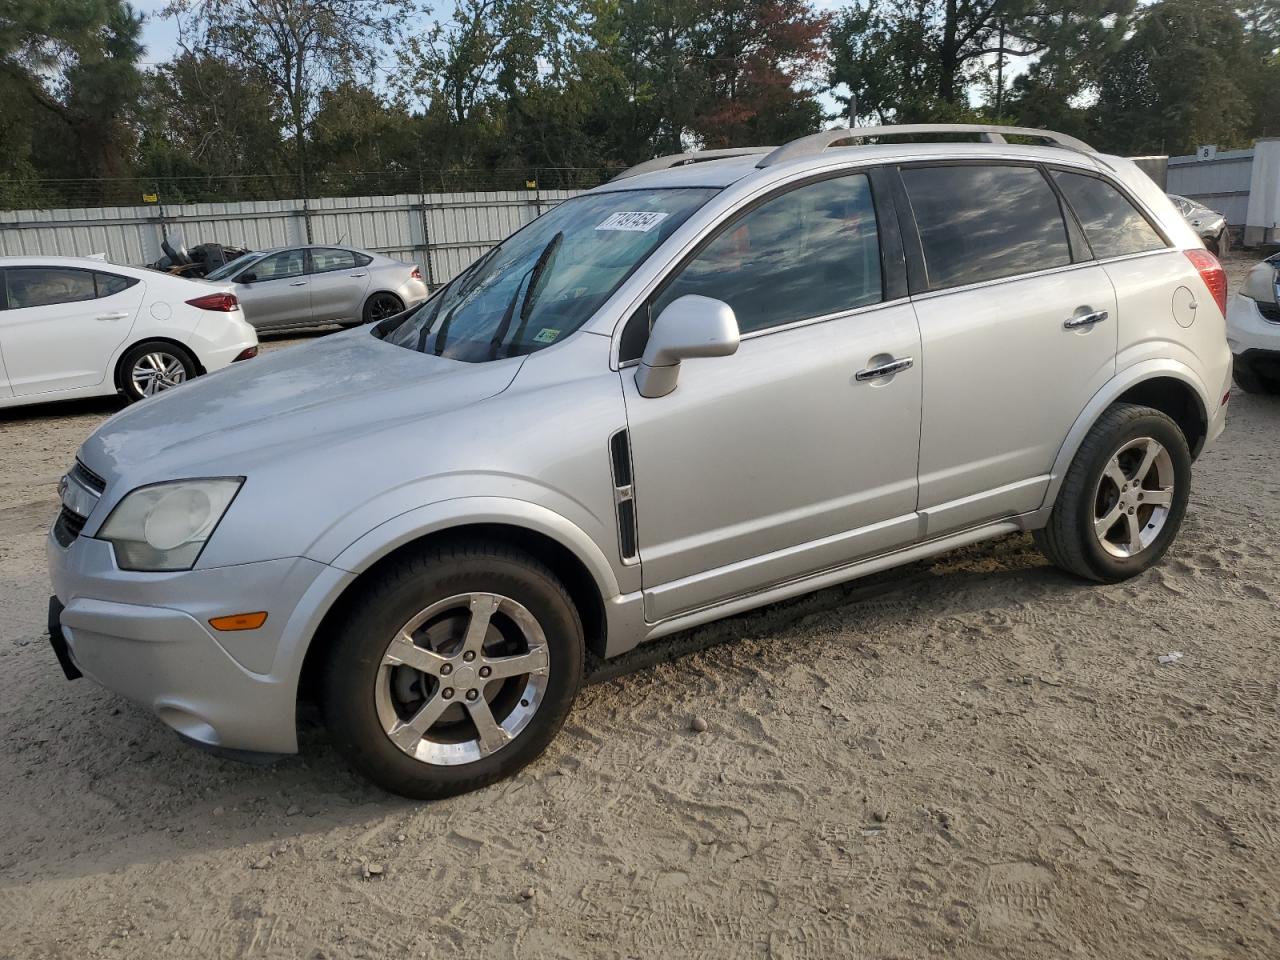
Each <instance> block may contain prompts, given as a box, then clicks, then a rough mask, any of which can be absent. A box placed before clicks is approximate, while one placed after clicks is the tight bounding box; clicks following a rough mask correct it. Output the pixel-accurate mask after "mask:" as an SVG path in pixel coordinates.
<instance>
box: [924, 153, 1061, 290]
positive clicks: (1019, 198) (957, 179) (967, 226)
mask: <svg viewBox="0 0 1280 960" xmlns="http://www.w3.org/2000/svg"><path fill="white" fill-rule="evenodd" d="M902 179H903V182H904V183H905V184H906V187H907V194H908V196H909V197H910V198H911V208H912V210H913V211H914V212H915V219H916V225H917V226H918V227H919V229H920V244H921V246H922V247H923V248H924V260H925V267H926V270H927V272H928V275H929V287H930V289H933V290H937V289H940V288H943V287H958V286H962V285H964V284H966V283H979V282H981V281H984V280H996V279H999V278H1000V277H1011V276H1014V275H1016V274H1019V273H1032V272H1033V271H1036V270H1047V269H1049V268H1050V267H1060V266H1065V265H1066V264H1068V263H1070V262H1071V248H1070V245H1069V244H1068V243H1067V228H1066V225H1065V224H1064V223H1063V220H1062V210H1061V208H1060V207H1059V206H1058V198H1057V196H1056V195H1055V194H1054V192H1053V188H1052V187H1050V186H1049V184H1048V182H1047V181H1046V180H1045V179H1044V177H1043V176H1042V175H1041V173H1040V171H1039V170H1037V169H1036V168H1034V167H1017V166H989V167H988V166H978V165H968V164H964V165H957V166H948V167H908V168H904V169H903V171H902Z"/></svg>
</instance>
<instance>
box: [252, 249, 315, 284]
mask: <svg viewBox="0 0 1280 960" xmlns="http://www.w3.org/2000/svg"><path fill="white" fill-rule="evenodd" d="M304 259H305V258H304V256H303V253H302V251H301V250H284V251H282V252H280V253H273V254H272V255H271V256H269V257H263V258H262V259H261V260H259V261H258V262H257V263H255V264H254V265H253V266H251V267H250V268H249V269H248V270H247V271H246V272H245V274H242V275H241V279H246V278H247V275H248V274H252V275H253V279H254V280H255V281H261V280H287V279H288V278H290V277H300V276H302V271H303V260H304Z"/></svg>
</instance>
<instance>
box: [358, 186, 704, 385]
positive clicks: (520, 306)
mask: <svg viewBox="0 0 1280 960" xmlns="http://www.w3.org/2000/svg"><path fill="white" fill-rule="evenodd" d="M716 193H717V191H716V190H715V189H711V188H668V189H653V190H619V191H614V192H609V193H588V194H584V195H582V196H578V197H574V198H573V199H571V200H566V201H565V202H564V203H562V204H560V205H559V206H557V207H556V208H555V209H553V210H551V211H550V212H548V213H546V214H544V215H543V216H541V217H539V218H538V219H536V220H534V221H533V222H532V223H530V224H529V225H528V226H527V227H525V228H524V229H523V230H520V231H518V232H516V233H514V234H512V235H511V236H510V237H508V238H507V239H506V240H504V241H503V242H502V243H500V244H498V246H496V247H493V248H492V249H491V250H490V251H489V252H488V253H486V254H485V255H484V256H483V257H481V258H480V259H479V260H477V261H476V262H475V263H473V264H472V265H471V266H470V267H469V268H468V269H466V270H464V271H463V272H462V273H460V274H459V275H458V276H457V277H455V278H454V279H453V280H452V281H450V283H449V284H448V285H447V286H446V287H445V288H444V289H443V290H441V291H440V292H439V293H437V294H436V295H435V296H434V297H432V298H431V299H430V300H428V301H427V302H426V303H425V304H423V305H422V306H421V307H419V308H418V309H417V310H415V311H414V312H412V313H410V314H408V315H406V316H405V317H404V318H403V319H398V320H396V321H395V322H394V324H393V325H390V326H380V327H379V328H378V331H377V332H378V335H379V336H381V337H382V338H383V339H385V340H386V341H387V342H388V343H394V344H396V345H397V346H401V347H408V348H410V349H414V350H421V351H423V352H425V353H432V354H435V355H437V356H442V357H449V358H451V359H454V360H463V361H466V362H468V363H479V362H482V361H485V360H498V359H501V358H503V357H514V356H521V355H523V354H527V353H532V352H533V351H535V350H540V349H542V348H543V347H546V346H549V345H550V344H553V343H557V342H559V341H561V340H563V339H564V338H565V337H567V336H568V335H569V334H571V333H572V332H573V331H575V330H577V329H578V328H579V327H580V326H582V324H584V323H586V322H587V320H588V319H590V317H591V315H592V314H594V313H595V312H596V310H597V309H599V308H600V306H601V305H602V304H603V303H604V302H605V301H606V300H607V299H609V297H610V296H612V295H613V292H614V291H615V290H617V289H618V287H619V286H620V285H621V284H622V282H623V281H624V280H626V278H627V277H629V276H630V275H631V273H632V272H633V271H634V270H635V269H636V268H637V267H638V266H640V264H641V263H643V262H644V260H645V258H646V257H648V256H649V254H651V253H652V252H653V251H654V250H656V249H657V248H658V246H659V245H660V244H661V243H662V242H663V241H664V240H666V239H667V237H669V236H671V234H672V233H673V232H674V231H675V229H676V228H677V227H679V226H680V224H682V223H684V221H685V220H687V219H688V218H689V216H690V215H691V214H692V213H693V212H694V211H695V210H697V209H698V208H699V207H701V206H702V205H703V204H704V203H706V202H707V201H708V200H709V199H710V198H711V197H712V196H714V195H715V194H716Z"/></svg>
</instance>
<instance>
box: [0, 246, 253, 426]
mask: <svg viewBox="0 0 1280 960" xmlns="http://www.w3.org/2000/svg"><path fill="white" fill-rule="evenodd" d="M232 290H233V288H232V286H231V285H230V284H222V283H208V282H205V281H202V280H187V279H184V278H182V277H171V276H168V275H166V274H163V273H157V272H155V271H153V270H143V269H139V268H134V267H121V266H116V265H115V264H113V263H107V262H106V261H104V260H93V259H84V258H79V257H0V407H12V406H18V405H20V404H24V403H44V402H46V401H50V400H67V399H72V398H74V397H94V396H109V395H110V394H113V393H117V392H119V393H122V394H123V395H124V396H125V397H126V398H127V399H128V400H130V401H133V400H141V399H142V398H143V397H149V396H152V395H153V394H156V393H160V392H161V391H163V390H168V389H170V388H171V387H175V386H177V385H178V384H181V383H183V382H185V381H187V380H190V379H191V378H192V377H195V376H198V375H199V374H202V373H209V372H212V371H214V370H219V369H221V368H222V367H225V366H228V365H229V364H232V363H235V362H236V361H237V360H247V359H249V358H250V357H253V356H256V355H257V352H258V335H257V333H256V332H255V331H254V329H253V327H252V326H250V325H249V324H248V323H247V322H246V321H245V319H244V313H243V312H242V311H241V309H240V303H239V301H238V300H237V299H236V296H235V294H234V293H233V292H232Z"/></svg>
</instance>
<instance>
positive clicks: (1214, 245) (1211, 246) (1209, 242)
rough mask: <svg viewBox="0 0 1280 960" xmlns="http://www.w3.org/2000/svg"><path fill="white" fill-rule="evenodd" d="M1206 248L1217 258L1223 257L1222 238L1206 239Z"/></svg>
mask: <svg viewBox="0 0 1280 960" xmlns="http://www.w3.org/2000/svg"><path fill="white" fill-rule="evenodd" d="M1204 248H1205V249H1206V250H1208V251H1209V252H1210V253H1212V254H1213V255H1214V256H1215V257H1220V256H1222V237H1221V236H1217V237H1205V240H1204Z"/></svg>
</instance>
